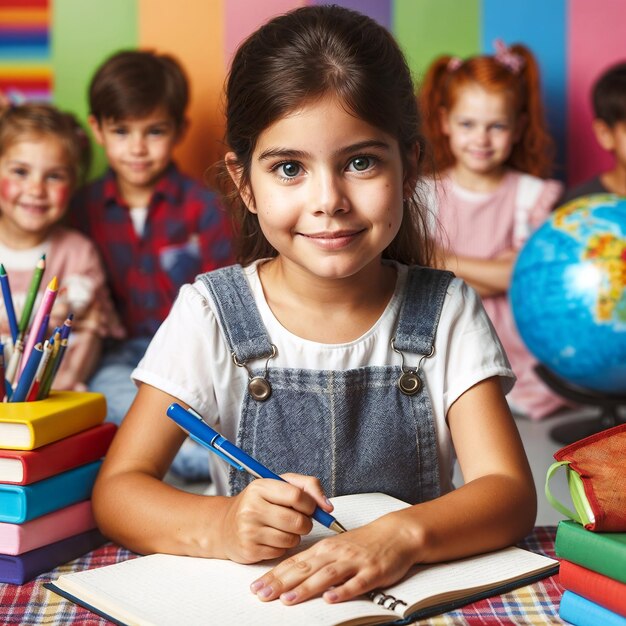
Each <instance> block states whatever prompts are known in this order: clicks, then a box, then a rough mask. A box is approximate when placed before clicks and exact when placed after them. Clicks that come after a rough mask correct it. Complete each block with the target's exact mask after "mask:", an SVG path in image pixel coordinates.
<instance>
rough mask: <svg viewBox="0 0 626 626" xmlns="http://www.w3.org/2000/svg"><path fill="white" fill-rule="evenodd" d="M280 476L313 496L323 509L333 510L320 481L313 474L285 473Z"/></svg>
mask: <svg viewBox="0 0 626 626" xmlns="http://www.w3.org/2000/svg"><path fill="white" fill-rule="evenodd" d="M281 478H283V479H284V480H286V481H287V482H288V483H290V484H291V485H294V486H296V487H299V488H300V489H301V490H302V491H304V492H305V493H306V494H308V495H309V496H311V498H313V500H314V501H315V504H316V505H317V506H319V507H321V508H322V509H324V510H325V511H328V512H330V511H332V510H333V505H332V503H331V502H330V500H329V499H328V498H327V497H326V494H325V493H324V489H323V488H322V485H321V483H320V481H319V480H318V479H317V478H315V477H314V476H304V475H302V474H291V473H287V474H283V475H282V476H281ZM311 512H312V509H311Z"/></svg>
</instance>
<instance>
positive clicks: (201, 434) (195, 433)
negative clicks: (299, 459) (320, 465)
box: [167, 402, 346, 533]
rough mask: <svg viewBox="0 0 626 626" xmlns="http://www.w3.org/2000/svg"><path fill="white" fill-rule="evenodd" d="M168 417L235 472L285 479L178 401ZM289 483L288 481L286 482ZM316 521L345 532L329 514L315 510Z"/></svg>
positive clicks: (169, 411)
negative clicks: (236, 470) (235, 470)
mask: <svg viewBox="0 0 626 626" xmlns="http://www.w3.org/2000/svg"><path fill="white" fill-rule="evenodd" d="M167 415H168V416H169V417H171V418H172V419H173V420H174V421H175V422H176V423H177V424H178V425H179V426H180V427H181V428H182V429H183V430H185V431H187V432H188V433H189V436H190V437H191V438H192V439H193V440H194V441H196V442H197V443H199V444H200V445H201V446H204V447H205V448H208V449H209V450H211V452H215V454H217V455H218V456H220V457H222V459H224V461H226V462H227V463H230V465H232V466H233V467H234V468H235V469H238V470H239V471H241V472H248V474H252V476H255V477H256V478H273V479H274V480H283V479H282V478H281V477H280V476H278V474H274V472H272V471H271V470H269V469H267V467H265V466H264V465H261V464H260V463H259V462H258V461H256V460H255V459H253V458H252V457H251V456H249V455H247V454H246V453H245V452H244V451H243V450H240V449H239V448H238V447H237V446H236V445H234V444H232V443H231V442H230V441H228V439H226V438H225V437H222V435H220V434H219V433H218V432H217V431H216V430H213V429H212V428H211V427H210V426H209V425H208V424H207V423H206V422H205V421H204V420H203V419H202V418H201V417H200V416H199V415H198V414H197V413H196V412H195V411H193V410H192V409H184V408H183V407H182V406H180V404H177V403H176V402H174V403H173V404H170V406H169V407H168V409H167ZM283 482H285V481H283ZM313 519H314V520H315V521H317V522H319V523H320V524H322V525H323V526H326V527H327V528H330V529H331V530H334V531H335V532H336V533H344V532H346V529H345V528H344V527H343V526H342V525H341V524H340V523H339V522H338V521H337V520H336V519H335V518H334V517H333V516H332V515H331V514H330V513H327V512H326V511H324V510H322V509H320V508H319V507H315V511H313Z"/></svg>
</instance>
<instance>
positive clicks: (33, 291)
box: [18, 254, 46, 337]
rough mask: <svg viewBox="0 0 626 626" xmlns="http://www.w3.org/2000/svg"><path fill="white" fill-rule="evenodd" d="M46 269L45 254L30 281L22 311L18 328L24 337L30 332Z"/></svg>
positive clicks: (38, 262)
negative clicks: (38, 293) (31, 317)
mask: <svg viewBox="0 0 626 626" xmlns="http://www.w3.org/2000/svg"><path fill="white" fill-rule="evenodd" d="M45 269H46V255H45V254H43V255H42V256H41V258H40V259H39V261H37V265H36V266H35V271H34V272H33V277H32V278H31V281H30V286H29V287H28V292H27V293H26V301H25V302H24V309H23V310H22V317H20V323H19V326H18V330H19V334H21V335H22V337H24V335H26V331H27V330H28V325H29V323H30V316H31V314H32V312H33V307H34V306H35V299H36V298H37V292H38V291H39V285H40V284H41V279H42V278H43V273H44V270H45Z"/></svg>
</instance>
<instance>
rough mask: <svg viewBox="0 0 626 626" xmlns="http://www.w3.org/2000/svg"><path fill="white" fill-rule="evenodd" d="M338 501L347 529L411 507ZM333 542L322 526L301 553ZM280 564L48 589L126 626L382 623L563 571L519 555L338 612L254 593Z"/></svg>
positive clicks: (367, 497) (138, 565)
mask: <svg viewBox="0 0 626 626" xmlns="http://www.w3.org/2000/svg"><path fill="white" fill-rule="evenodd" d="M332 501H333V504H334V505H335V510H334V512H333V514H334V515H335V517H336V518H337V519H338V520H339V521H341V523H342V524H343V525H344V526H346V528H348V529H350V528H356V527H358V526H361V525H363V524H365V523H367V522H369V521H371V520H373V519H375V518H377V517H379V516H380V515H383V514H385V513H388V512H391V511H394V510H397V509H400V508H403V507H405V506H407V505H406V504H405V503H404V502H401V501H400V500H396V499H395V498H392V497H390V496H387V495H384V494H379V493H373V494H359V495H353V496H342V497H338V498H333V500H332ZM331 534H332V533H331V531H329V530H327V529H326V528H324V527H322V526H319V525H317V524H316V525H315V528H314V529H313V532H311V534H310V535H308V536H307V537H305V538H304V539H303V541H302V544H301V546H300V547H299V549H300V550H302V549H304V548H306V547H308V546H310V545H311V543H313V542H314V541H317V540H319V539H320V538H322V537H326V536H329V535H331ZM272 564H273V562H271V561H267V562H264V563H261V564H256V565H241V564H238V563H233V562H231V561H223V560H220V559H202V558H194V557H182V556H173V555H166V554H154V555H151V556H145V557H140V558H137V559H134V560H131V561H125V562H123V563H117V564H115V565H109V566H107V567H103V568H100V569H93V570H88V571H85V572H77V573H74V574H65V575H62V576H60V577H59V578H58V579H57V580H56V581H54V582H53V583H50V584H47V585H46V587H48V588H49V589H51V590H53V591H55V592H56V593H59V594H60V595H63V596H65V597H66V598H68V599H70V600H72V601H74V602H76V603H78V604H81V605H83V606H86V607H87V608H89V609H90V610H92V611H94V612H96V613H99V614H101V615H103V616H105V617H107V618H108V619H110V620H112V621H115V622H117V623H121V624H142V625H143V624H154V625H157V624H158V625H160V624H163V625H165V624H185V625H186V626H192V625H194V624H198V625H200V624H202V625H204V624H209V623H211V624H247V625H249V626H254V625H259V626H261V625H268V626H269V625H271V626H275V625H277V624H298V623H300V624H307V625H309V624H310V625H313V624H325V625H356V624H382V623H389V622H390V621H393V620H396V619H397V620H400V619H402V618H406V617H408V616H411V618H412V619H418V618H420V617H425V616H427V615H433V614H436V613H441V612H444V611H449V610H451V609H453V608H456V607H458V606H462V605H463V604H466V603H468V602H472V601H474V600H476V599H479V598H482V597H487V596H489V595H495V594H498V593H501V592H503V591H505V590H508V589H512V588H515V587H519V586H522V585H524V584H527V583H529V582H531V581H534V580H537V579H539V578H543V577H545V576H547V575H549V574H551V573H554V572H555V571H556V569H557V567H558V562H557V561H555V560H553V559H550V558H547V557H545V556H541V555H538V554H534V553H532V552H528V551H527V550H522V549H520V548H514V547H513V548H507V549H505V550H500V551H497V552H492V553H489V554H484V555H479V556H476V557H471V558H467V559H462V560H459V561H454V562H450V563H441V564H436V565H427V566H418V567H414V568H412V569H411V570H410V572H409V573H408V575H407V576H406V577H405V579H404V580H402V581H401V582H399V583H397V584H395V585H393V586H392V587H389V588H387V589H385V590H384V591H382V592H379V593H374V594H371V596H370V597H363V598H360V599H356V600H351V601H349V602H344V603H340V604H332V605H331V604H327V603H326V602H325V601H324V600H322V599H321V598H316V599H313V600H309V601H308V602H304V603H302V604H299V605H295V606H284V605H282V604H281V603H280V602H279V601H275V602H270V603H264V602H261V601H260V600H258V599H257V598H256V596H254V595H253V594H252V593H250V591H249V586H250V583H252V581H254V580H255V579H256V578H258V577H259V576H260V575H261V574H263V573H264V572H266V571H267V570H268V569H269V568H270V567H271V566H272Z"/></svg>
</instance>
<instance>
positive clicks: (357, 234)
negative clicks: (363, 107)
mask: <svg viewBox="0 0 626 626" xmlns="http://www.w3.org/2000/svg"><path fill="white" fill-rule="evenodd" d="M231 174H232V175H233V177H234V178H235V180H237V173H236V171H233V170H231ZM250 181H251V182H250V188H249V189H247V190H242V197H243V198H244V201H245V202H246V204H247V206H248V209H249V210H250V211H252V212H254V213H256V214H257V215H258V219H259V224H260V226H261V229H262V230H263V233H264V235H265V237H266V238H267V240H268V241H269V242H270V244H271V245H272V246H273V247H274V248H275V249H276V250H277V251H278V253H279V256H278V259H277V261H278V262H279V263H282V264H284V265H285V266H287V267H291V268H296V267H297V268H299V269H300V270H305V271H306V272H307V273H309V274H311V275H313V276H316V277H318V278H322V279H337V278H342V279H343V278H348V277H352V276H354V275H356V274H359V273H360V272H361V271H362V270H363V269H364V268H366V267H368V266H370V265H372V264H374V265H377V264H378V265H380V258H381V255H382V252H383V251H384V250H385V248H386V247H387V246H388V245H389V244H390V243H391V242H392V241H393V239H394V237H395V236H396V233H397V232H398V230H399V228H400V223H401V221H402V193H403V191H402V190H403V184H402V183H403V166H402V159H401V157H400V150H399V147H398V143H397V141H396V140H394V139H393V138H392V137H391V136H389V135H387V134H386V133H385V132H383V131H381V130H380V129H378V128H376V127H374V126H372V125H370V124H368V123H367V122H365V121H363V120H361V119H359V118H357V117H355V116H354V115H352V114H351V113H349V112H348V111H346V109H345V107H344V106H342V105H341V103H340V102H338V101H337V100H336V99H333V98H322V99H320V100H316V101H313V102H311V103H308V104H306V105H305V106H303V107H302V108H301V109H299V110H297V111H295V112H294V113H292V114H291V115H288V116H286V117H284V118H282V119H280V120H278V121H277V122H275V123H274V124H272V125H270V126H269V127H268V128H266V129H265V131H263V132H262V133H261V135H260V136H259V139H258V141H257V144H256V147H255V150H254V153H253V156H252V164H251V171H250Z"/></svg>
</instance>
